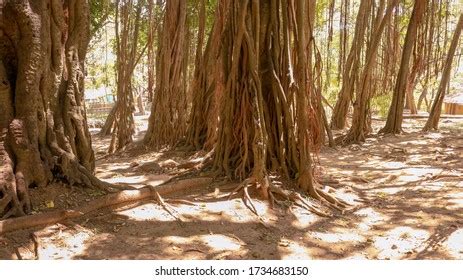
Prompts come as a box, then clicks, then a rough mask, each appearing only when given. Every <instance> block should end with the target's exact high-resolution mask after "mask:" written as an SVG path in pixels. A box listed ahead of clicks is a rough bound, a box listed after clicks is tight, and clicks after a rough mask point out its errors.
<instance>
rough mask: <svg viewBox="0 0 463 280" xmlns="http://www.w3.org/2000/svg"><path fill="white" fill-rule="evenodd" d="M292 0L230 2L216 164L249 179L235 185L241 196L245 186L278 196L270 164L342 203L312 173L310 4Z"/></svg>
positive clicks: (314, 121)
mask: <svg viewBox="0 0 463 280" xmlns="http://www.w3.org/2000/svg"><path fill="white" fill-rule="evenodd" d="M289 2H290V1H287V0H262V1H257V0H252V1H249V0H245V1H231V4H230V8H229V15H228V20H227V24H226V29H225V33H224V37H223V45H222V54H223V59H224V64H223V67H224V73H225V77H226V85H225V88H224V93H223V94H224V96H223V99H222V103H221V104H222V107H221V110H220V112H221V114H220V123H219V131H218V140H217V142H216V145H215V148H214V151H215V153H214V167H215V169H216V170H217V171H218V173H220V174H224V175H227V176H229V177H231V178H238V179H245V178H247V179H246V180H244V182H243V184H242V185H241V186H240V189H241V190H242V191H243V194H244V197H249V195H248V191H247V189H248V188H249V187H253V188H257V189H259V190H260V191H261V193H262V195H263V196H264V197H267V198H269V199H270V201H273V197H274V195H277V194H278V195H281V193H283V192H282V191H278V188H276V187H275V186H273V185H272V184H271V182H270V179H269V177H268V174H269V172H270V171H274V172H277V173H279V174H281V175H282V176H284V177H286V178H289V179H293V180H296V181H297V185H298V186H299V188H300V190H302V191H304V192H306V193H307V194H310V195H311V196H312V197H313V198H316V199H320V200H325V201H328V202H329V203H330V204H331V205H333V206H335V205H336V206H337V205H340V202H339V201H338V200H336V199H335V198H333V197H331V196H330V195H328V194H326V193H324V192H322V191H321V190H319V189H318V187H317V185H316V184H315V180H314V178H313V168H314V165H313V161H312V153H316V152H317V150H316V146H315V144H316V143H318V139H319V137H320V129H321V126H322V122H321V120H319V119H318V113H317V109H316V108H315V106H316V104H317V102H318V99H317V97H316V96H315V95H314V90H313V87H314V83H313V77H311V76H310V75H308V73H309V71H308V68H309V65H310V64H309V56H308V54H309V52H308V46H309V41H308V39H307V36H308V35H309V34H310V32H309V28H310V26H309V24H308V15H309V11H308V5H307V3H306V2H307V1H306V0H297V1H294V2H292V3H291V4H290V3H289ZM293 20H294V21H293ZM293 38H294V40H292V39H293ZM293 55H294V56H293ZM248 200H249V199H248ZM251 208H252V207H251ZM254 210H255V209H254Z"/></svg>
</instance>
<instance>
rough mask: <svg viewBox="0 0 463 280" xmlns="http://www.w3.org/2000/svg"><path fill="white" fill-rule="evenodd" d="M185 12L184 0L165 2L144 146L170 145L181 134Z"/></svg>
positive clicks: (183, 123) (184, 104)
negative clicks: (154, 82)
mask: <svg viewBox="0 0 463 280" xmlns="http://www.w3.org/2000/svg"><path fill="white" fill-rule="evenodd" d="M186 13H187V4H186V1H183V0H169V1H167V2H166V11H165V15H164V21H163V22H164V24H163V27H162V28H163V32H162V38H161V39H160V42H159V44H160V50H159V53H158V63H159V74H158V75H157V76H156V77H157V80H156V92H155V94H154V98H153V104H152V107H151V115H150V118H149V125H148V131H147V132H146V136H145V139H144V141H145V144H146V145H147V146H150V147H152V148H155V149H160V148H162V147H165V146H174V145H175V144H177V142H178V141H179V140H180V139H181V138H182V137H183V136H184V135H185V130H186V120H187V119H186V117H187V98H186V86H185V85H186V78H187V77H186V71H184V70H185V63H186V49H187V45H186V42H187V41H186V30H185V29H186Z"/></svg>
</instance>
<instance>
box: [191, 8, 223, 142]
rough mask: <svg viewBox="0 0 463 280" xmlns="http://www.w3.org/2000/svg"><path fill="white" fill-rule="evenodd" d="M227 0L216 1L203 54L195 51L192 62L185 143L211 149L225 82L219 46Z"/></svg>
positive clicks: (215, 134) (214, 139) (215, 135)
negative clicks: (193, 72) (190, 103)
mask: <svg viewBox="0 0 463 280" xmlns="http://www.w3.org/2000/svg"><path fill="white" fill-rule="evenodd" d="M229 2H230V1H229V0H223V1H220V2H219V3H218V6H217V9H216V13H215V21H214V25H213V26H212V30H211V34H210V36H209V39H208V41H207V44H206V49H205V51H204V54H202V55H200V54H197V56H200V58H198V57H197V61H196V66H195V75H194V80H193V86H192V93H193V94H192V95H193V103H192V108H191V114H190V121H189V126H188V131H187V136H186V141H187V144H188V145H190V146H192V147H193V148H195V149H204V150H211V149H212V148H213V146H214V142H215V141H216V140H217V126H218V116H219V112H218V106H219V105H218V104H219V103H220V97H221V95H222V93H223V85H224V84H225V82H224V77H223V76H224V73H223V71H222V59H221V56H220V49H221V39H222V34H223V32H224V27H225V21H226V18H227V9H228V7H229ZM198 49H199V44H198Z"/></svg>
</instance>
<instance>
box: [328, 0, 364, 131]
mask: <svg viewBox="0 0 463 280" xmlns="http://www.w3.org/2000/svg"><path fill="white" fill-rule="evenodd" d="M372 2H373V1H372V0H361V2H360V7H359V11H358V14H357V20H356V22H355V34H354V39H353V42H352V46H351V49H350V52H349V56H348V57H347V59H346V62H345V64H344V69H343V74H342V88H341V91H340V92H339V95H338V100H337V101H336V105H335V107H334V110H333V115H332V117H331V128H332V129H343V128H344V127H345V126H346V120H347V113H348V110H349V105H350V103H351V101H352V98H353V95H354V91H355V85H356V83H357V82H358V78H357V77H358V71H359V69H360V60H361V54H362V48H363V45H364V40H365V38H364V37H365V32H366V29H367V26H368V16H367V15H368V14H369V13H370V10H371V7H372V4H373V3H372Z"/></svg>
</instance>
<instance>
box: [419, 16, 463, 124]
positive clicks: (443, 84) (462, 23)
mask: <svg viewBox="0 0 463 280" xmlns="http://www.w3.org/2000/svg"><path fill="white" fill-rule="evenodd" d="M462 28H463V14H460V18H459V19H458V23H457V26H456V29H455V32H454V34H453V39H452V43H451V45H450V49H449V51H448V53H447V59H446V61H445V67H444V72H443V73H442V78H441V81H440V84H439V89H438V91H437V95H436V98H435V99H434V102H433V104H432V108H431V113H430V114H429V118H428V121H427V122H426V125H425V126H424V128H423V131H429V130H431V129H438V127H439V119H440V115H441V112H442V103H443V102H444V98H445V94H446V92H447V85H448V83H449V81H450V72H451V71H452V62H453V57H454V56H455V51H456V49H457V46H458V41H459V39H460V35H461V30H462Z"/></svg>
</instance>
